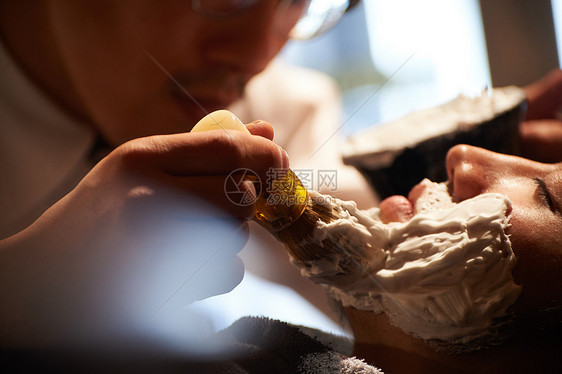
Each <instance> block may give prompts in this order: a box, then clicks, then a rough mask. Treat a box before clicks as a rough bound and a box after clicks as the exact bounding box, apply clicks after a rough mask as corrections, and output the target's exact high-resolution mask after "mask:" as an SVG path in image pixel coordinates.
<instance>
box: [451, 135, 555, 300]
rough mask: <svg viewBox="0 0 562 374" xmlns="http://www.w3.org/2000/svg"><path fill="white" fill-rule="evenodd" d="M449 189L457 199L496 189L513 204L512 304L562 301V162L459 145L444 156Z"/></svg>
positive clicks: (510, 228)
mask: <svg viewBox="0 0 562 374" xmlns="http://www.w3.org/2000/svg"><path fill="white" fill-rule="evenodd" d="M447 169H448V174H449V179H450V181H451V184H450V189H451V193H452V194H453V196H454V198H456V199H458V200H459V201H462V200H466V199H469V198H472V197H474V196H476V195H479V194H482V193H487V192H496V193H501V194H504V195H507V196H508V197H509V198H510V199H511V201H512V203H513V211H512V213H511V219H510V224H511V226H510V227H509V228H508V229H507V233H508V234H509V235H510V239H511V242H512V248H513V251H514V253H515V255H516V256H517V265H516V267H515V270H514V277H515V280H516V281H517V282H518V283H520V284H522V286H523V288H522V293H521V296H520V298H519V301H518V305H520V306H521V307H525V308H528V309H529V310H537V308H540V309H544V308H545V307H550V306H554V305H556V306H560V304H561V300H562V276H561V272H560V269H561V268H562V163H558V164H542V163H538V162H534V161H530V160H527V159H523V158H519V157H514V156H507V155H502V154H497V153H494V152H490V151H487V150H484V149H481V148H476V147H471V146H466V145H460V146H456V147H453V148H452V149H451V150H450V151H449V154H448V156H447Z"/></svg>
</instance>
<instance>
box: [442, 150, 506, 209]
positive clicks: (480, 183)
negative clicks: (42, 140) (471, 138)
mask: <svg viewBox="0 0 562 374" xmlns="http://www.w3.org/2000/svg"><path fill="white" fill-rule="evenodd" d="M494 155H495V153H494V152H490V151H487V150H485V149H482V148H477V147H472V146H469V145H464V144H463V145H456V146H454V147H453V148H451V149H450V150H449V153H448V154H447V173H448V175H449V181H450V182H451V183H452V191H453V196H454V197H455V198H456V199H458V200H466V199H470V198H472V197H474V196H476V195H479V194H481V193H484V192H486V190H487V188H488V187H489V185H490V183H491V181H492V179H491V178H490V177H491V176H492V175H493V174H494V171H493V167H492V166H493V162H492V160H493V158H494Z"/></svg>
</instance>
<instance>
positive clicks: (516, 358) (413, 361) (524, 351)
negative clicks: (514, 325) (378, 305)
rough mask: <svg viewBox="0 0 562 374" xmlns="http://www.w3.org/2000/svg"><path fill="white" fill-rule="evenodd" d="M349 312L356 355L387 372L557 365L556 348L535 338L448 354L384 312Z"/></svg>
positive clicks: (516, 369) (493, 370) (542, 368)
mask: <svg viewBox="0 0 562 374" xmlns="http://www.w3.org/2000/svg"><path fill="white" fill-rule="evenodd" d="M346 314H347V316H348V318H349V320H350V323H351V326H352V329H353V332H354V335H355V345H354V350H353V355H354V356H356V357H358V358H362V359H365V361H367V362H368V363H369V364H371V365H374V366H376V367H378V368H380V369H381V370H383V371H384V372H388V373H393V374H399V373H500V372H507V373H520V372H550V371H549V370H552V369H553V366H554V365H558V364H556V362H557V360H558V357H557V355H558V354H557V353H556V352H555V349H553V347H548V348H546V350H547V351H545V346H542V347H540V348H537V347H536V343H537V342H535V341H526V342H521V343H520V344H515V343H510V344H506V345H503V346H501V347H498V348H488V349H483V350H479V351H473V352H470V353H448V352H441V351H437V350H436V349H434V348H433V347H430V346H429V345H428V344H426V342H424V341H423V340H421V339H417V338H414V337H413V336H411V335H408V334H406V333H404V332H403V331H402V330H400V329H399V328H397V327H394V326H392V325H391V324H390V323H389V322H388V318H387V317H386V315H384V314H378V315H375V314H374V313H372V312H363V311H358V310H355V309H351V308H347V309H346ZM558 348H559V347H558ZM548 351H550V352H548Z"/></svg>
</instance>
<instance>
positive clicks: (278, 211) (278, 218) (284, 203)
mask: <svg viewBox="0 0 562 374" xmlns="http://www.w3.org/2000/svg"><path fill="white" fill-rule="evenodd" d="M221 129H222V130H236V131H242V132H245V133H247V134H250V131H249V130H248V129H247V128H246V126H244V124H243V123H242V121H240V120H239V119H238V117H236V115H234V113H232V112H230V111H228V110H217V111H215V112H212V113H210V114H207V115H206V116H205V117H203V118H202V119H201V120H200V121H199V122H197V124H196V125H195V126H194V127H193V129H191V132H202V131H210V130H221ZM277 174H280V175H277ZM276 176H279V178H278V179H275V180H273V181H272V182H271V185H267V184H263V185H264V186H266V188H265V191H262V193H261V194H260V196H258V198H257V200H256V214H255V215H254V217H253V220H254V221H256V222H258V223H259V224H260V225H262V226H264V227H265V228H266V229H267V230H269V231H270V232H277V231H280V230H283V229H285V228H287V227H289V226H290V225H291V224H292V223H293V222H294V221H296V220H297V219H298V218H299V217H300V216H301V214H302V213H303V212H304V210H305V208H306V205H307V203H308V191H307V190H306V188H304V187H303V185H302V183H301V181H300V180H299V178H298V177H297V176H296V175H295V173H294V172H293V171H292V170H290V169H288V170H287V171H286V172H283V173H276Z"/></svg>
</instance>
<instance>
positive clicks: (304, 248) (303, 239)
mask: <svg viewBox="0 0 562 374" xmlns="http://www.w3.org/2000/svg"><path fill="white" fill-rule="evenodd" d="M340 213H341V210H340V209H339V207H337V206H334V205H333V204H326V203H325V202H323V201H322V199H316V198H312V197H309V200H308V204H307V206H306V209H305V210H304V212H303V213H302V215H301V216H300V217H299V218H298V219H297V220H296V221H295V222H293V223H292V224H291V226H289V227H288V228H286V229H284V230H282V231H280V232H277V233H276V234H275V235H276V236H277V238H278V239H279V240H280V241H282V242H283V243H284V244H285V246H286V247H287V250H288V252H289V254H290V255H291V256H292V257H293V259H294V260H296V261H299V262H308V261H315V260H320V259H322V258H329V257H330V256H333V255H346V256H349V255H351V256H355V257H363V256H364V252H365V251H364V249H363V247H362V246H361V245H360V244H359V243H354V242H352V241H351V240H350V238H349V237H347V236H346V235H344V234H342V233H336V234H329V235H328V237H327V238H326V239H324V240H323V241H322V242H321V244H319V243H318V242H316V241H314V240H312V238H313V235H314V231H315V230H316V228H317V226H318V223H319V221H321V222H324V223H330V222H333V221H335V220H337V219H338V218H339V217H340Z"/></svg>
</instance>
